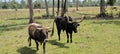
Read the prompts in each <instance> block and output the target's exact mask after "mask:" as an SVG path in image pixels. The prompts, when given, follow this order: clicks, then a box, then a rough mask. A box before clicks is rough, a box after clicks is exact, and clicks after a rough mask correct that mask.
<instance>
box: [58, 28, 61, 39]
mask: <svg viewBox="0 0 120 54" xmlns="http://www.w3.org/2000/svg"><path fill="white" fill-rule="evenodd" d="M60 33H61V29H58V40H59V41H60Z"/></svg>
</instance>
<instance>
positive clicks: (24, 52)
mask: <svg viewBox="0 0 120 54" xmlns="http://www.w3.org/2000/svg"><path fill="white" fill-rule="evenodd" d="M17 52H19V53H20V54H36V52H37V51H36V50H34V49H31V48H28V47H22V48H20V49H18V50H17Z"/></svg>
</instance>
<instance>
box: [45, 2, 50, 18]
mask: <svg viewBox="0 0 120 54" xmlns="http://www.w3.org/2000/svg"><path fill="white" fill-rule="evenodd" d="M45 5H46V15H47V16H49V11H48V4H47V0H45Z"/></svg>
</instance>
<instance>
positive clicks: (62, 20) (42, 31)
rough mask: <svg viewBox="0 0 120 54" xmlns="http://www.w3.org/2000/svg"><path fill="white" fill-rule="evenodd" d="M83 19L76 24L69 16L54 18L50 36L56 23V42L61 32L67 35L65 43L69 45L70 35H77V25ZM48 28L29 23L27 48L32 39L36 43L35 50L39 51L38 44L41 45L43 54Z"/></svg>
mask: <svg viewBox="0 0 120 54" xmlns="http://www.w3.org/2000/svg"><path fill="white" fill-rule="evenodd" d="M82 21H83V19H82V20H81V21H79V22H76V21H74V20H73V18H71V17H70V16H64V17H60V16H59V17H56V18H55V19H54V22H53V28H52V33H51V36H53V34H54V23H56V27H57V33H58V40H60V33H61V30H63V31H65V32H66V35H67V43H69V37H70V43H72V33H73V32H74V33H77V27H78V26H79V23H80V22H82ZM50 31H51V30H49V28H48V27H43V26H42V25H40V24H37V23H31V24H29V26H28V34H29V37H28V42H29V46H31V39H33V40H34V41H35V43H36V49H37V50H39V48H38V46H39V43H38V42H40V44H41V45H43V53H44V54H45V52H46V51H45V45H46V42H47V41H48V32H50Z"/></svg>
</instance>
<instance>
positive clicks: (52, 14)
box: [52, 0, 55, 16]
mask: <svg viewBox="0 0 120 54" xmlns="http://www.w3.org/2000/svg"><path fill="white" fill-rule="evenodd" d="M54 2H55V0H53V10H52V15H53V16H54V4H55V3H54Z"/></svg>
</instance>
